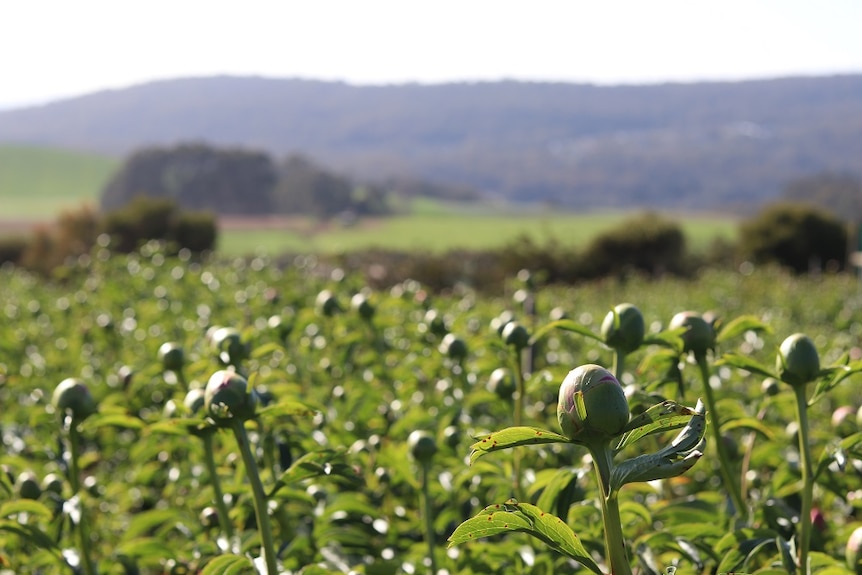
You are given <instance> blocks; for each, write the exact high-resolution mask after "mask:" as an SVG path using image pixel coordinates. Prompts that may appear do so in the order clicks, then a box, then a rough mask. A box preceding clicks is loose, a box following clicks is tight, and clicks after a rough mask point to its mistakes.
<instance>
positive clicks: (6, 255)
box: [0, 236, 29, 265]
mask: <svg viewBox="0 0 862 575" xmlns="http://www.w3.org/2000/svg"><path fill="white" fill-rule="evenodd" d="M28 245H29V242H28V241H27V238H26V237H24V236H9V237H3V238H0V265H3V264H5V263H12V264H18V263H21V258H22V257H23V255H24V252H25V251H26V250H27V246H28Z"/></svg>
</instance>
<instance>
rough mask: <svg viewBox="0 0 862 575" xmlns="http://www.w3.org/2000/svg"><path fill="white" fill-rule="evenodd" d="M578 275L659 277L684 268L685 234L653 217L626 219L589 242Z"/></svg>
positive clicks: (680, 271)
mask: <svg viewBox="0 0 862 575" xmlns="http://www.w3.org/2000/svg"><path fill="white" fill-rule="evenodd" d="M581 266H582V274H583V275H584V276H586V277H590V278H595V277H604V276H608V275H612V274H620V273H622V274H626V273H630V272H638V273H645V274H647V275H650V276H660V275H662V274H665V273H674V274H681V273H684V272H685V271H686V270H687V268H688V261H687V258H686V242H685V234H684V233H683V231H682V228H680V226H679V225H678V224H676V223H675V222H672V221H669V220H666V219H664V218H662V217H661V216H659V215H658V214H655V213H644V214H641V215H638V216H634V217H632V218H629V219H627V220H625V221H624V222H622V223H621V224H619V225H618V226H617V227H615V228H613V229H611V230H609V231H607V232H605V233H603V234H600V235H599V236H597V237H596V238H595V239H594V240H593V241H591V242H590V243H589V244H588V245H587V248H586V249H585V250H584V252H583V254H582V255H581Z"/></svg>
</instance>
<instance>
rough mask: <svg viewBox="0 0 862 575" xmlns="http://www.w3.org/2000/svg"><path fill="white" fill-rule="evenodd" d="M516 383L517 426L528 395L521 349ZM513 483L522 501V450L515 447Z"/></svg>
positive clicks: (520, 420) (517, 352) (516, 363)
mask: <svg viewBox="0 0 862 575" xmlns="http://www.w3.org/2000/svg"><path fill="white" fill-rule="evenodd" d="M514 355H515V385H516V386H517V393H516V396H515V417H514V419H515V427H520V426H521V425H523V421H524V401H525V398H524V396H525V395H526V391H527V390H526V387H527V386H526V385H525V382H524V363H523V360H522V354H521V350H519V349H516V350H515V353H514ZM512 485H513V487H514V491H515V499H517V500H518V501H522V500H523V499H524V493H523V489H522V485H521V451H520V450H519V449H515V450H514V452H513V453H512Z"/></svg>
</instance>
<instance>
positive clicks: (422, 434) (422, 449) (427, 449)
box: [407, 430, 437, 463]
mask: <svg viewBox="0 0 862 575" xmlns="http://www.w3.org/2000/svg"><path fill="white" fill-rule="evenodd" d="M407 445H408V446H409V447H410V453H411V454H412V455H413V457H414V458H415V459H416V461H418V462H420V463H429V462H430V461H431V458H432V457H434V454H435V453H437V442H436V441H434V437H433V436H432V435H431V434H430V433H428V432H427V431H420V430H416V431H414V432H413V433H411V434H410V436H409V437H408V438H407Z"/></svg>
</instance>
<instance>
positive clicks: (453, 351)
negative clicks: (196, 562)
mask: <svg viewBox="0 0 862 575" xmlns="http://www.w3.org/2000/svg"><path fill="white" fill-rule="evenodd" d="M439 349H440V353H442V354H444V355H446V356H448V357H449V358H450V359H454V360H456V361H461V360H463V359H464V358H465V357H467V344H466V343H465V342H464V340H463V339H461V338H460V337H458V336H456V335H455V334H453V333H447V334H446V336H445V337H444V338H443V341H441V342H440V348H439Z"/></svg>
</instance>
